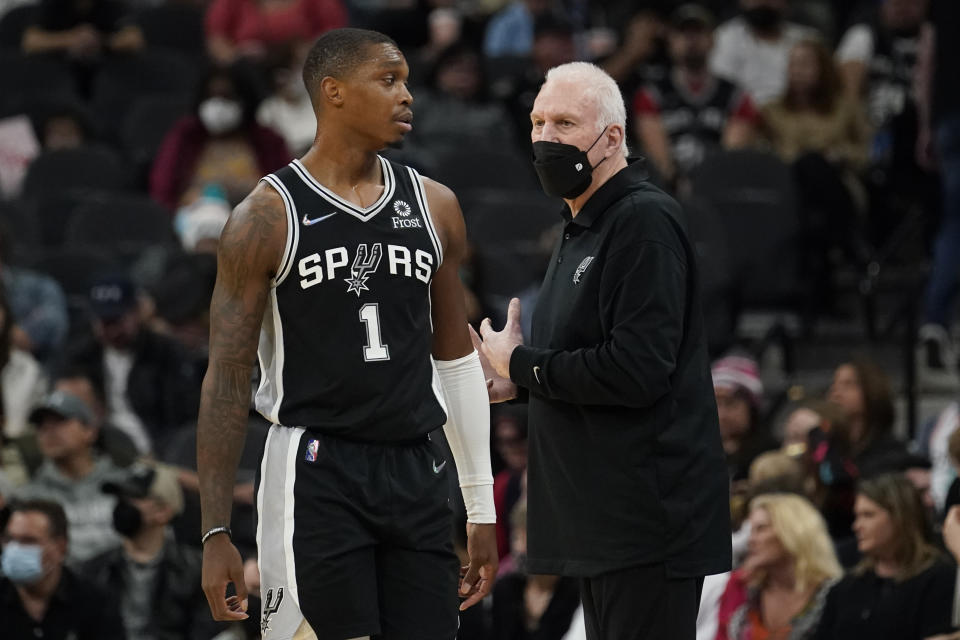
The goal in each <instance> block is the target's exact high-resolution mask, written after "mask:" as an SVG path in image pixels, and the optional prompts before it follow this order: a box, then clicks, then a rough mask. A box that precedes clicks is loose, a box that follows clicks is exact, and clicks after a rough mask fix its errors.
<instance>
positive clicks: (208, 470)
mask: <svg viewBox="0 0 960 640" xmlns="http://www.w3.org/2000/svg"><path fill="white" fill-rule="evenodd" d="M286 233H287V230H286V214H285V212H284V208H283V202H282V201H281V199H280V196H279V194H277V193H276V192H275V191H273V189H272V188H271V187H268V186H267V185H265V184H260V185H259V186H258V187H257V188H256V189H254V191H253V192H252V193H251V194H250V195H249V196H247V198H246V199H245V200H244V201H243V202H241V203H240V204H239V205H238V206H237V208H236V209H234V211H233V214H232V215H231V216H230V219H229V221H228V222H227V225H226V227H224V229H223V233H222V235H221V236H220V248H219V251H218V261H217V284H216V287H215V288H214V290H213V298H212V300H211V302H210V361H209V365H208V367H207V374H206V376H205V377H204V379H203V388H202V391H201V396H200V415H199V418H198V422H197V471H198V474H199V482H200V507H201V513H202V516H201V522H202V528H203V531H209V530H210V529H211V528H213V527H217V526H229V524H230V510H231V506H232V499H233V485H234V481H235V479H236V473H237V464H238V463H239V460H240V454H241V453H242V451H243V444H244V439H245V435H246V428H247V413H248V411H249V406H250V374H251V371H252V369H253V362H254V358H255V356H256V350H257V341H258V337H259V333H260V324H261V322H262V321H263V312H264V307H265V306H266V299H267V293H268V292H269V290H270V278H271V277H273V275H274V273H275V271H276V268H277V266H278V264H279V262H280V259H281V254H282V251H283V247H284V244H285V242H286ZM230 582H233V583H234V587H235V588H236V590H237V597H236V598H235V599H230V600H225V599H224V596H225V591H226V588H227V584H228V583H230ZM203 590H204V593H205V594H206V596H207V601H208V603H209V604H210V611H211V612H212V613H213V617H214V618H215V619H217V620H239V619H243V618H246V614H245V613H244V610H246V586H245V585H244V582H243V567H242V565H241V561H240V554H239V553H238V552H237V549H236V548H235V547H234V546H233V544H232V543H231V541H230V538H229V537H228V536H226V535H214V536H212V537H210V539H209V540H208V541H207V543H206V544H205V545H204V548H203Z"/></svg>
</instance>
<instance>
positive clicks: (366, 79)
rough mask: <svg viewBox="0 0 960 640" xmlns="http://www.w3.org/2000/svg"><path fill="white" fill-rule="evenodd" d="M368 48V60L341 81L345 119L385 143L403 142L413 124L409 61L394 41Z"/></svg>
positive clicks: (357, 129)
mask: <svg viewBox="0 0 960 640" xmlns="http://www.w3.org/2000/svg"><path fill="white" fill-rule="evenodd" d="M367 52H368V57H367V60H366V61H364V62H362V63H360V64H359V65H358V66H357V67H356V68H354V69H353V70H352V71H351V72H350V74H349V75H348V76H347V77H346V78H344V79H343V80H342V81H340V82H339V85H340V91H341V98H340V99H341V103H340V106H341V107H342V108H343V109H344V114H343V116H344V119H345V120H346V121H347V123H348V124H349V123H355V125H356V127H355V128H356V131H357V133H359V134H361V135H367V136H370V137H371V138H373V139H374V140H375V141H376V143H377V144H379V145H381V146H382V145H387V144H392V143H397V142H400V141H401V140H402V139H403V137H404V136H405V135H406V134H407V133H408V132H409V131H410V130H411V129H412V128H413V125H412V122H413V111H412V110H411V109H410V105H411V103H412V102H413V96H412V95H410V91H409V90H408V89H407V77H408V76H409V74H410V70H409V68H408V67H407V61H406V59H404V57H403V54H402V53H400V51H399V50H398V49H397V48H396V47H394V46H393V45H391V44H374V45H370V46H369V47H368V48H367Z"/></svg>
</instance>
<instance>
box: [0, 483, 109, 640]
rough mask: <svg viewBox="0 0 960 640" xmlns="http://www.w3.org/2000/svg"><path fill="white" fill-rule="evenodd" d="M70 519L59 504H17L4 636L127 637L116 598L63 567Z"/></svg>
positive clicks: (9, 538) (0, 612)
mask: <svg viewBox="0 0 960 640" xmlns="http://www.w3.org/2000/svg"><path fill="white" fill-rule="evenodd" d="M66 557H67V517H66V515H65V514H64V512H63V508H62V507H61V506H60V505H59V504H57V503H56V502H49V501H46V500H31V501H25V502H19V503H14V504H13V505H12V506H11V514H10V519H9V520H8V521H7V525H6V527H5V529H4V532H3V555H2V558H0V566H2V569H3V571H2V576H0V624H2V625H3V637H4V638H11V639H13V638H44V639H46V640H66V639H68V638H71V639H72V638H78V639H82V640H86V639H87V638H97V640H123V639H124V638H125V637H126V636H125V634H124V631H123V625H122V624H121V622H120V615H119V612H118V610H117V601H116V600H115V599H113V598H108V597H107V596H106V594H104V593H103V592H102V591H101V590H100V589H99V588H97V587H95V586H94V585H92V584H90V583H88V582H87V581H86V580H84V579H83V578H81V577H80V576H78V575H77V574H75V573H73V572H72V571H70V570H69V569H68V568H66V567H65V566H64V560H65V559H66Z"/></svg>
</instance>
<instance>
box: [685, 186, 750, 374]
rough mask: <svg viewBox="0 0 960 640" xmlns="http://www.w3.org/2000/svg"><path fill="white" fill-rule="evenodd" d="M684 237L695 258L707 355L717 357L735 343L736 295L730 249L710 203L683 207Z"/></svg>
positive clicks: (695, 202) (694, 201)
mask: <svg viewBox="0 0 960 640" xmlns="http://www.w3.org/2000/svg"><path fill="white" fill-rule="evenodd" d="M683 210H684V213H685V214H686V225H687V233H688V235H689V238H690V243H691V244H692V246H693V250H694V251H695V252H696V254H697V266H698V268H699V274H700V287H701V303H702V307H703V319H704V326H705V328H706V331H707V345H708V348H709V351H710V354H711V355H713V356H717V355H720V354H721V353H723V352H724V351H726V350H727V349H728V348H730V347H731V346H732V345H733V343H734V341H735V332H736V327H737V301H736V296H737V291H736V287H735V285H734V280H733V274H732V273H731V270H730V248H729V247H728V246H727V245H728V242H729V240H728V238H727V234H726V230H725V229H724V227H723V221H722V220H721V219H720V214H718V213H717V211H716V210H715V209H714V208H713V207H712V206H710V203H709V202H706V201H704V200H700V199H696V198H694V199H690V200H687V201H685V202H684V203H683Z"/></svg>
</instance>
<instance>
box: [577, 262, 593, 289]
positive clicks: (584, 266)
mask: <svg viewBox="0 0 960 640" xmlns="http://www.w3.org/2000/svg"><path fill="white" fill-rule="evenodd" d="M591 262H593V256H587V257H586V258H584V259H583V261H582V262H581V263H580V266H579V267H577V270H576V271H574V272H573V284H580V276H582V275H583V272H584V271H586V270H587V267H589V266H590V263H591Z"/></svg>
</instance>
